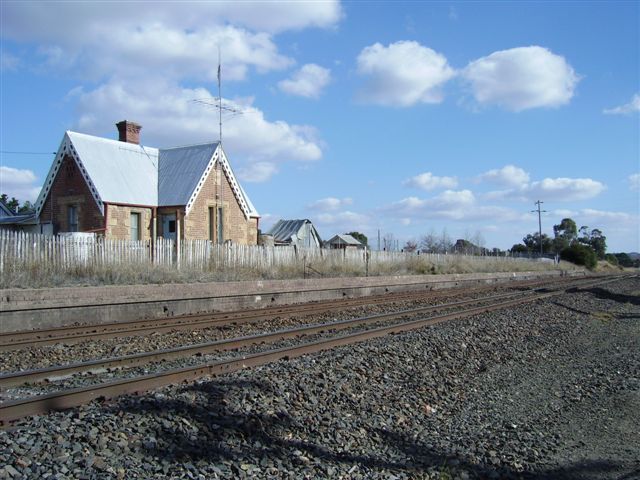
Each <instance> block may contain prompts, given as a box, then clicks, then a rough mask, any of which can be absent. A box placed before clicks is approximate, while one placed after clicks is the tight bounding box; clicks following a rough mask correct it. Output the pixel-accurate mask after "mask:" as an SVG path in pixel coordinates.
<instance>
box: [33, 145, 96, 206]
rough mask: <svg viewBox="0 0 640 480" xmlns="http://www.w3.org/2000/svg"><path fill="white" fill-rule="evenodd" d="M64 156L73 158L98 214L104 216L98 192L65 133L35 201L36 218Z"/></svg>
mask: <svg viewBox="0 0 640 480" xmlns="http://www.w3.org/2000/svg"><path fill="white" fill-rule="evenodd" d="M65 156H70V157H71V158H73V160H74V162H75V164H76V166H77V167H78V170H79V172H80V174H81V175H82V178H83V179H84V181H85V183H86V184H87V188H88V189H89V192H91V196H92V197H93V199H94V201H95V202H96V205H97V206H98V209H99V210H100V213H101V214H102V215H104V204H103V203H102V199H101V198H100V195H99V194H98V190H97V189H96V186H95V185H94V184H93V182H92V181H91V178H90V177H89V174H88V173H87V170H86V168H85V167H84V165H83V164H82V161H81V160H80V156H79V155H78V152H77V151H76V149H75V148H74V147H73V143H72V142H71V139H70V138H69V135H67V134H66V133H65V135H64V137H63V139H62V142H61V143H60V147H59V148H58V152H57V153H56V156H55V159H54V161H53V164H52V165H51V168H50V169H49V173H48V174H47V178H46V179H45V181H44V185H43V186H42V190H40V194H39V195H38V199H37V200H36V217H39V216H40V212H41V211H42V207H44V204H45V201H46V199H47V196H48V195H49V193H50V192H51V187H52V186H53V182H54V180H55V178H56V176H57V175H58V172H59V171H60V166H61V165H62V162H63V160H64V158H65Z"/></svg>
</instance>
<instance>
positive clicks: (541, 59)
mask: <svg viewBox="0 0 640 480" xmlns="http://www.w3.org/2000/svg"><path fill="white" fill-rule="evenodd" d="M462 76H463V78H464V79H465V80H467V81H468V82H469V83H470V85H471V91H472V93H473V96H474V98H475V100H476V101H477V102H478V103H480V104H485V105H491V104H495V105H498V106H501V107H503V108H505V109H507V110H511V111H515V112H519V111H522V110H526V109H529V108H537V107H559V106H561V105H565V104H567V103H569V101H570V100H571V98H572V97H573V95H574V90H575V87H576V84H577V83H578V81H579V80H580V78H579V76H578V75H577V74H576V73H575V71H574V70H573V68H572V67H571V65H569V64H568V63H567V61H566V60H565V58H564V57H562V56H560V55H556V54H554V53H553V52H551V51H549V50H547V49H546V48H543V47H539V46H531V47H519V48H512V49H509V50H501V51H498V52H494V53H492V54H491V55H489V56H486V57H482V58H479V59H477V60H475V61H473V62H471V63H469V65H468V66H467V67H466V68H465V69H464V70H463V71H462Z"/></svg>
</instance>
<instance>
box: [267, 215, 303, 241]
mask: <svg viewBox="0 0 640 480" xmlns="http://www.w3.org/2000/svg"><path fill="white" fill-rule="evenodd" d="M307 222H309V223H311V221H310V220H307V219H303V220H278V221H277V222H276V224H275V225H274V226H273V227H271V229H270V230H269V231H268V232H267V235H272V236H273V239H274V240H275V241H276V242H288V241H290V240H291V236H292V235H294V234H296V235H297V233H298V232H299V231H300V229H301V228H302V227H303V225H304V224H305V223H307Z"/></svg>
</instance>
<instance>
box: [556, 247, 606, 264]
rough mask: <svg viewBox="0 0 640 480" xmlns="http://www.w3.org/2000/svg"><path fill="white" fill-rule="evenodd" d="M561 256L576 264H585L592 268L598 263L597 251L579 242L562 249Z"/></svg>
mask: <svg viewBox="0 0 640 480" xmlns="http://www.w3.org/2000/svg"><path fill="white" fill-rule="evenodd" d="M560 258H562V259H563V260H566V261H567V262H572V263H575V264H576V265H584V266H585V267H587V268H588V269H590V270H591V269H593V268H594V267H595V266H596V264H597V263H598V257H597V256H596V252H594V251H593V249H592V248H591V247H588V246H586V245H582V244H581V243H578V242H574V243H573V245H571V246H570V247H567V248H565V249H564V250H562V252H560Z"/></svg>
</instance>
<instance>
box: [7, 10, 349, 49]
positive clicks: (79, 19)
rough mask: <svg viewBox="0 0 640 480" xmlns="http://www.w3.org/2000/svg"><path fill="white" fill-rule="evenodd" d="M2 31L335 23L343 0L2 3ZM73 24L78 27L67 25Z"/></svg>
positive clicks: (76, 33) (74, 35) (75, 34)
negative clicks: (122, 26)
mask: <svg viewBox="0 0 640 480" xmlns="http://www.w3.org/2000/svg"><path fill="white" fill-rule="evenodd" d="M3 17H4V20H3V22H2V27H3V30H4V32H5V33H6V34H7V35H9V36H11V37H13V38H17V39H27V40H31V39H37V40H48V41H51V40H55V41H58V42H69V43H70V42H73V41H76V40H78V39H80V40H82V39H83V37H85V36H86V34H87V33H90V32H96V31H100V30H104V29H109V28H111V27H112V26H117V25H127V26H128V25H139V24H165V25H175V26H176V28H180V29H182V30H185V31H192V30H195V29H199V28H202V27H206V26H208V25H211V24H220V25H224V24H228V23H233V24H237V25H242V26H244V27H246V28H249V29H252V30H258V31H266V32H270V33H277V32H282V31H286V30H300V29H303V28H310V27H320V28H329V27H333V26H335V25H336V24H337V23H338V22H339V21H340V20H341V18H342V17H343V12H342V8H341V6H340V2H339V1H337V0H326V1H322V2H280V3H279V2H188V4H186V5H185V3H183V2H164V3H162V4H160V5H155V6H154V8H149V4H148V2H146V1H130V2H127V4H126V10H123V9H122V5H121V4H118V3H112V2H96V3H91V4H77V3H65V2H62V3H56V4H51V3H50V2H47V1H39V2H38V1H32V2H16V3H15V4H13V3H9V4H7V5H4V6H3ZM69 25H74V28H69Z"/></svg>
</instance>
